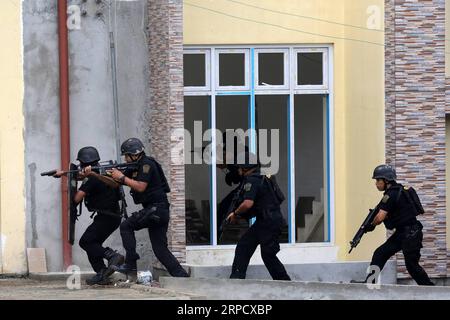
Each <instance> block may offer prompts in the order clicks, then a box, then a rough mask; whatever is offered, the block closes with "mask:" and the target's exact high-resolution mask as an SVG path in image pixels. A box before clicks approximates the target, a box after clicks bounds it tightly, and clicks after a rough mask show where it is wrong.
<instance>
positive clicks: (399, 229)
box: [366, 164, 434, 286]
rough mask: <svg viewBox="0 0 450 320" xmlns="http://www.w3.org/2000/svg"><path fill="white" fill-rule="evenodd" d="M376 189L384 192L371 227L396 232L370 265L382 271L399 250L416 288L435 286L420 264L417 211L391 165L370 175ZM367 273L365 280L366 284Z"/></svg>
mask: <svg viewBox="0 0 450 320" xmlns="http://www.w3.org/2000/svg"><path fill="white" fill-rule="evenodd" d="M372 179H376V187H377V189H378V190H379V191H384V195H383V198H382V199H381V201H380V203H379V209H380V210H379V212H378V214H377V215H376V216H375V219H374V221H373V223H372V228H371V230H369V231H372V230H373V229H375V226H377V225H379V224H381V223H382V222H383V223H384V225H385V227H386V229H389V230H392V229H395V232H394V234H393V235H392V236H391V237H389V239H387V241H386V242H385V243H384V244H382V245H381V246H380V247H379V248H377V249H376V250H375V252H374V254H373V257H372V261H371V263H370V265H371V266H377V267H378V268H379V270H380V271H381V270H382V269H383V267H384V265H385V264H386V262H387V261H388V260H389V259H390V258H391V257H392V256H393V255H394V254H396V253H397V252H399V251H400V250H402V252H403V255H404V257H405V264H406V269H407V270H408V272H409V274H410V275H411V277H412V278H413V279H414V280H415V281H416V282H417V284H419V285H429V286H430V285H431V286H432V285H434V284H433V283H432V282H431V281H430V278H429V277H428V275H427V273H426V272H425V270H424V269H423V268H422V267H421V266H420V265H419V260H420V249H421V248H422V239H423V233H422V228H423V226H422V224H421V223H420V221H418V220H417V218H416V215H417V209H415V207H414V203H413V201H412V199H411V197H410V196H408V195H407V191H405V190H404V188H403V186H402V185H401V184H398V183H397V182H396V180H397V175H396V172H395V170H394V168H393V167H392V166H389V165H384V164H383V165H380V166H377V167H376V168H375V170H374V172H373V177H372ZM369 277H370V274H369V275H368V277H367V278H366V282H367V280H368V278H369Z"/></svg>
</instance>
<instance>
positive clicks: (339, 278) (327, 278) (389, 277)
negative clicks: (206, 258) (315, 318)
mask: <svg viewBox="0 0 450 320" xmlns="http://www.w3.org/2000/svg"><path fill="white" fill-rule="evenodd" d="M368 266H369V262H368V261H361V262H333V263H331V262H330V263H303V264H285V267H286V270H287V272H288V274H289V275H290V277H291V279H292V280H295V281H312V282H332V283H350V281H351V280H364V279H365V278H366V271H367V267H368ZM183 267H184V268H185V269H186V270H189V271H188V272H190V274H191V277H192V278H219V279H227V278H229V276H230V273H231V265H229V266H199V265H183ZM155 271H156V270H155ZM157 273H158V278H159V275H161V276H165V275H167V272H166V273H165V274H164V272H161V273H160V272H159V270H158V272H155V278H156V274H157ZM247 279H255V280H257V279H258V280H266V279H267V280H271V279H272V278H271V276H270V274H269V272H268V271H267V268H266V267H265V266H264V265H250V266H249V267H248V270H247ZM380 281H381V283H382V284H396V283H397V270H396V262H395V261H393V260H390V261H388V262H387V263H386V266H385V267H384V269H383V271H382V272H381V278H380Z"/></svg>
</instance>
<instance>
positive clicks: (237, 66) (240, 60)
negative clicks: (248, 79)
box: [219, 53, 245, 86]
mask: <svg viewBox="0 0 450 320" xmlns="http://www.w3.org/2000/svg"><path fill="white" fill-rule="evenodd" d="M219 86H245V54H244V53H220V54H219Z"/></svg>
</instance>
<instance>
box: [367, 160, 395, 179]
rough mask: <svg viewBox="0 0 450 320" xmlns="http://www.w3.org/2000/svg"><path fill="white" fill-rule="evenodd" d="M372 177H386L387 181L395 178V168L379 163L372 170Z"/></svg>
mask: <svg viewBox="0 0 450 320" xmlns="http://www.w3.org/2000/svg"><path fill="white" fill-rule="evenodd" d="M372 179H386V180H387V181H395V180H397V174H396V173H395V169H394V168H393V167H391V166H390V165H387V164H382V165H379V166H378V167H376V168H375V170H373V176H372Z"/></svg>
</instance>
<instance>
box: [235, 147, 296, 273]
mask: <svg viewBox="0 0 450 320" xmlns="http://www.w3.org/2000/svg"><path fill="white" fill-rule="evenodd" d="M238 166H239V174H240V175H241V176H242V178H243V180H242V182H241V189H240V191H241V195H240V201H239V203H240V204H239V205H238V207H237V209H235V210H234V211H233V212H231V213H230V214H229V215H228V219H229V221H230V223H236V221H237V219H238V218H241V217H242V218H246V219H247V220H249V219H250V218H252V216H253V215H256V222H255V223H254V224H253V225H252V226H251V227H250V228H249V229H248V230H247V231H246V233H245V234H244V235H243V236H242V238H241V239H240V240H239V242H238V243H237V246H236V251H235V256H234V261H233V265H232V271H231V275H230V278H232V279H233V278H234V279H245V277H246V272H247V267H248V264H249V262H250V258H251V257H252V255H253V253H254V252H255V250H256V248H257V246H258V245H260V246H261V257H262V259H263V261H264V264H265V266H266V267H267V269H268V271H269V273H270V275H271V276H272V278H273V279H274V280H291V278H290V277H289V275H288V274H287V272H286V269H285V268H284V266H283V264H282V263H281V261H280V260H279V259H278V258H277V256H276V255H277V253H278V252H279V251H280V244H279V236H280V234H281V231H282V226H283V216H282V214H281V210H280V203H281V201H282V200H283V199H280V196H279V193H278V192H276V191H278V190H279V189H277V187H276V186H275V185H274V184H273V182H272V181H271V180H270V179H269V178H268V177H266V176H265V175H262V174H261V172H260V169H259V165H258V163H257V161H256V156H255V155H253V154H252V153H249V152H246V153H245V161H244V163H242V164H238ZM250 212H251V213H250Z"/></svg>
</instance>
